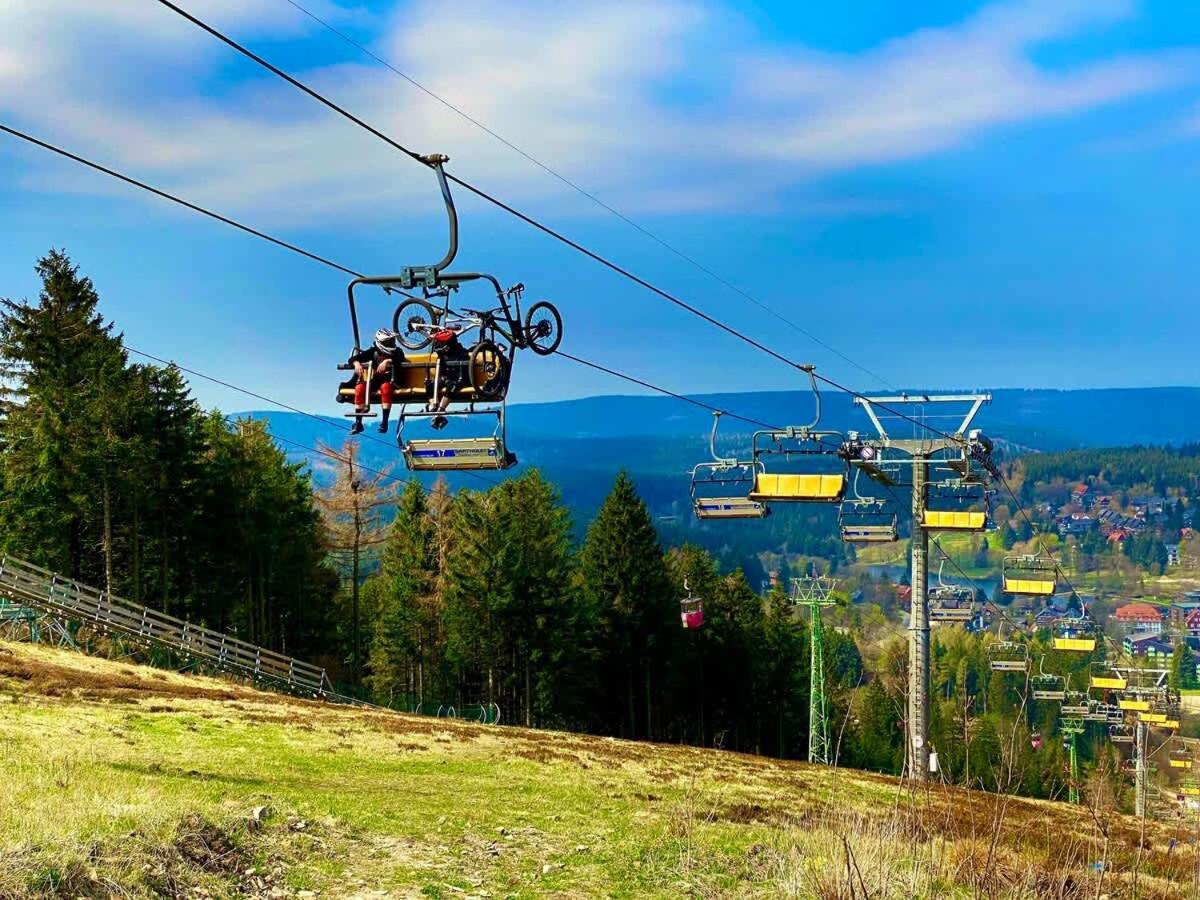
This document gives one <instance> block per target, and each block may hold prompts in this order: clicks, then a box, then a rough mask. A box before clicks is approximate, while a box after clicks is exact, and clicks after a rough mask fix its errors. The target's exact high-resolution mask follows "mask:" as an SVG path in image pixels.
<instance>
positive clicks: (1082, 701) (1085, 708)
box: [1058, 690, 1092, 718]
mask: <svg viewBox="0 0 1200 900" xmlns="http://www.w3.org/2000/svg"><path fill="white" fill-rule="evenodd" d="M1091 709H1092V706H1091V703H1090V702H1089V700H1088V696H1087V694H1085V693H1083V692H1082V691H1071V690H1068V691H1067V694H1066V697H1065V698H1064V699H1063V703H1062V706H1060V707H1059V710H1058V711H1059V713H1060V714H1061V715H1063V716H1071V717H1075V718H1077V717H1082V716H1086V715H1087V714H1088V713H1089V712H1091Z"/></svg>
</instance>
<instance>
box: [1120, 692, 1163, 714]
mask: <svg viewBox="0 0 1200 900" xmlns="http://www.w3.org/2000/svg"><path fill="white" fill-rule="evenodd" d="M1117 706H1118V707H1119V708H1120V709H1121V710H1122V711H1123V712H1138V713H1148V712H1150V711H1151V710H1152V709H1153V708H1154V704H1153V703H1151V702H1150V701H1149V700H1143V699H1141V698H1140V697H1119V698H1118V699H1117ZM1163 719H1164V720H1165V719H1166V716H1165V715H1164V716H1163Z"/></svg>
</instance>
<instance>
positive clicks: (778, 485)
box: [750, 471, 846, 503]
mask: <svg viewBox="0 0 1200 900" xmlns="http://www.w3.org/2000/svg"><path fill="white" fill-rule="evenodd" d="M845 493H846V476H845V474H843V473H838V474H800V473H778V474H777V473H772V472H761V471H760V472H755V473H754V487H753V488H752V489H751V491H750V499H751V500H760V501H764V500H765V501H776V502H783V503H788V502H801V503H803V502H809V503H814V502H815V503H822V502H824V503H836V502H838V501H839V500H841V499H842V496H843V495H844V494H845Z"/></svg>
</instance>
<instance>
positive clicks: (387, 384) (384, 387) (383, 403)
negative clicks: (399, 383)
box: [379, 379, 392, 434]
mask: <svg viewBox="0 0 1200 900" xmlns="http://www.w3.org/2000/svg"><path fill="white" fill-rule="evenodd" d="M379 408H380V410H381V411H382V414H383V417H382V418H381V419H380V420H379V433H380V434H387V430H388V419H389V418H391V415H392V382H391V380H390V379H389V380H387V381H384V382H383V384H381V385H379Z"/></svg>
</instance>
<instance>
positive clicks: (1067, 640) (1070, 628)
mask: <svg viewBox="0 0 1200 900" xmlns="http://www.w3.org/2000/svg"><path fill="white" fill-rule="evenodd" d="M1092 628H1093V625H1092V620H1091V619H1088V618H1086V617H1084V616H1080V617H1078V618H1075V619H1067V620H1064V621H1063V622H1060V623H1059V624H1058V626H1057V627H1056V628H1055V629H1054V637H1053V638H1052V646H1053V647H1054V649H1055V650H1062V651H1064V652H1067V653H1091V652H1093V651H1094V650H1095V649H1096V636H1095V635H1094V634H1088V633H1087V632H1090V631H1091V630H1092Z"/></svg>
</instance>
